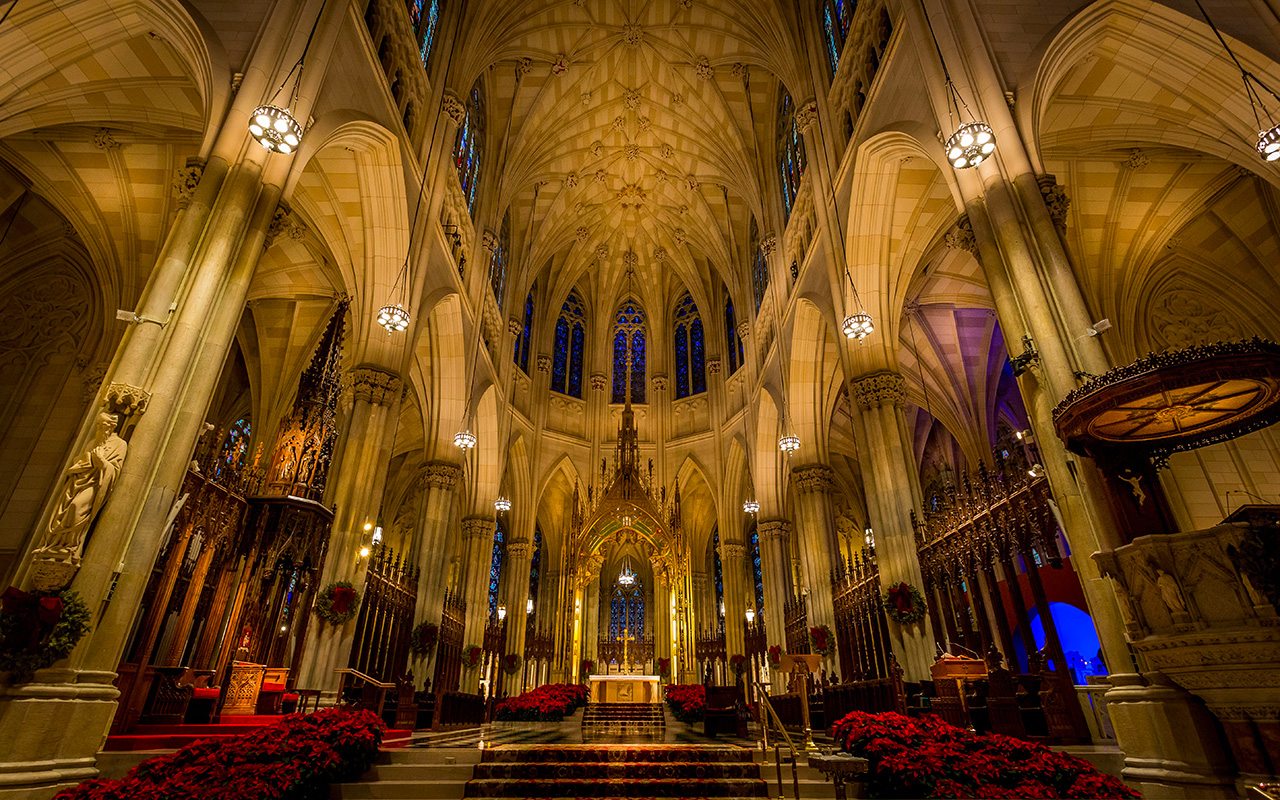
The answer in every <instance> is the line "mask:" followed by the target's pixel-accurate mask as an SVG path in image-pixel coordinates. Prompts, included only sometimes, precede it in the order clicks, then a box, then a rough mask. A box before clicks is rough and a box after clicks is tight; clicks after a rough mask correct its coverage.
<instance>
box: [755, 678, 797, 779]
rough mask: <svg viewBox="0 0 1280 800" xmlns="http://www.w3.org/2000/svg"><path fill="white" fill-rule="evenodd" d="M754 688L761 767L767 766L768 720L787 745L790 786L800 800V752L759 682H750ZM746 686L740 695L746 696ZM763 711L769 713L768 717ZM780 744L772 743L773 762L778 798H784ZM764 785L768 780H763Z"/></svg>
mask: <svg viewBox="0 0 1280 800" xmlns="http://www.w3.org/2000/svg"><path fill="white" fill-rule="evenodd" d="M752 682H753V683H754V684H755V687H756V696H757V697H759V698H760V708H761V709H763V711H762V712H761V714H760V758H761V760H762V761H763V763H762V764H761V766H762V767H763V766H768V764H769V718H770V717H772V718H773V721H774V722H775V723H777V725H778V731H779V732H781V733H782V739H783V740H784V741H786V743H787V749H789V750H790V751H791V784H792V786H793V787H794V789H795V793H796V797H795V800H800V773H799V771H798V769H799V767H798V766H797V764H798V763H799V761H800V751H798V750H797V749H796V744H795V742H793V741H791V735H790V734H788V733H787V729H786V726H784V725H783V724H782V719H781V718H779V717H778V712H776V711H774V710H773V705H772V704H771V703H770V702H769V695H768V693H767V692H766V691H765V688H764V687H763V686H761V685H760V682H759V681H752ZM746 691H747V690H746V686H745V685H744V686H743V689H742V693H743V695H744V696H745V695H746ZM764 711H767V712H769V714H768V716H766V715H765V714H764ZM781 749H782V748H781V744H780V743H779V742H778V740H777V739H774V741H773V761H774V764H775V765H776V766H777V768H778V797H779V799H780V800H781V798H783V797H785V796H786V794H785V792H783V790H782V752H781ZM765 782H766V784H767V783H768V779H767V778H766V779H765Z"/></svg>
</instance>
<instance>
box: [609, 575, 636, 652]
mask: <svg viewBox="0 0 1280 800" xmlns="http://www.w3.org/2000/svg"><path fill="white" fill-rule="evenodd" d="M624 631H626V633H627V635H628V636H634V637H636V638H637V639H639V638H640V637H641V636H643V635H644V584H643V583H642V582H641V581H640V577H639V576H636V582H635V583H634V584H632V585H631V586H623V585H622V584H620V583H618V581H617V579H615V580H614V582H613V597H612V599H611V601H610V603H609V638H610V639H612V640H613V641H615V642H617V641H621V640H622V636H623V632H624Z"/></svg>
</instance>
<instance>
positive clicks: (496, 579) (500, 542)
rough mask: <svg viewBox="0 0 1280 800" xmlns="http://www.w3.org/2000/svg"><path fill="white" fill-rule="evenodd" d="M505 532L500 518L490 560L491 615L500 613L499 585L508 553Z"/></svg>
mask: <svg viewBox="0 0 1280 800" xmlns="http://www.w3.org/2000/svg"><path fill="white" fill-rule="evenodd" d="M504 533H505V532H504V531H503V523H502V519H501V518H499V519H498V526H497V528H495V529H494V531H493V559H492V560H491V561H490V562H489V616H491V617H496V616H497V615H498V587H499V585H500V584H501V583H502V562H503V557H504V556H505V555H506V547H505V546H504V540H505V539H506V537H505V535H504Z"/></svg>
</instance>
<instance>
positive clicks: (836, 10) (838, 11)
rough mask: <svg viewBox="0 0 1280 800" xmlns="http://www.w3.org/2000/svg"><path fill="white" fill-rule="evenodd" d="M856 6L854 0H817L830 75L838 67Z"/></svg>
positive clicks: (833, 73) (833, 74)
mask: <svg viewBox="0 0 1280 800" xmlns="http://www.w3.org/2000/svg"><path fill="white" fill-rule="evenodd" d="M857 8H858V3H857V1H856V0H818V14H819V15H820V16H821V17H822V35H823V38H824V40H825V41H826V44H827V66H828V67H830V68H831V76H832V77H835V74H836V70H837V69H839V67H840V55H841V53H843V52H844V42H845V39H848V38H849V23H851V22H853V12H854V11H856V10H857Z"/></svg>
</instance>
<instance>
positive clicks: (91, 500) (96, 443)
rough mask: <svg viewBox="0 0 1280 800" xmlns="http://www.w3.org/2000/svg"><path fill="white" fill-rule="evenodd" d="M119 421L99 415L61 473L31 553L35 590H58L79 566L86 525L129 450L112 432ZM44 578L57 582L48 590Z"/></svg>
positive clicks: (96, 514)
mask: <svg viewBox="0 0 1280 800" xmlns="http://www.w3.org/2000/svg"><path fill="white" fill-rule="evenodd" d="M119 421H120V418H119V417H117V416H116V415H115V414H111V413H108V412H103V413H101V414H99V415H98V419H97V424H96V426H95V427H94V434H93V440H92V441H91V442H90V443H89V447H88V448H87V449H86V450H85V451H84V452H83V453H81V454H80V456H79V457H78V458H76V460H75V462H74V463H72V465H71V466H70V467H69V468H68V469H67V472H66V474H65V475H64V476H63V479H62V493H61V497H60V498H59V499H58V505H57V507H55V508H54V510H53V514H52V516H50V517H49V525H48V527H47V528H46V529H45V531H44V537H43V538H42V539H41V541H40V546H39V547H38V548H37V549H36V550H35V551H34V552H33V553H32V554H31V559H32V577H33V579H34V580H35V581H36V582H37V586H36V588H37V589H41V590H42V591H53V590H56V589H61V588H62V587H64V586H66V585H67V583H70V581H71V578H72V577H73V576H74V575H75V570H76V569H78V568H79V567H80V555H81V553H82V551H83V549H84V540H85V536H86V534H88V532H89V526H90V525H92V524H93V520H94V518H95V517H97V516H98V512H99V511H101V510H102V506H103V505H104V504H106V502H107V497H108V496H109V495H110V494H111V489H112V487H113V486H114V485H115V482H116V478H118V477H119V475H120V468H121V467H122V466H124V459H125V456H126V455H127V454H128V452H129V445H128V444H127V443H126V442H125V440H124V439H121V438H120V437H119V436H118V435H116V425H117V424H118V423H119ZM54 565H57V567H54ZM51 568H52V569H51ZM55 573H56V575H55ZM50 582H52V583H54V584H57V585H55V586H52V587H48V588H46V586H42V585H40V584H46V585H47V584H48V583H50Z"/></svg>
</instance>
